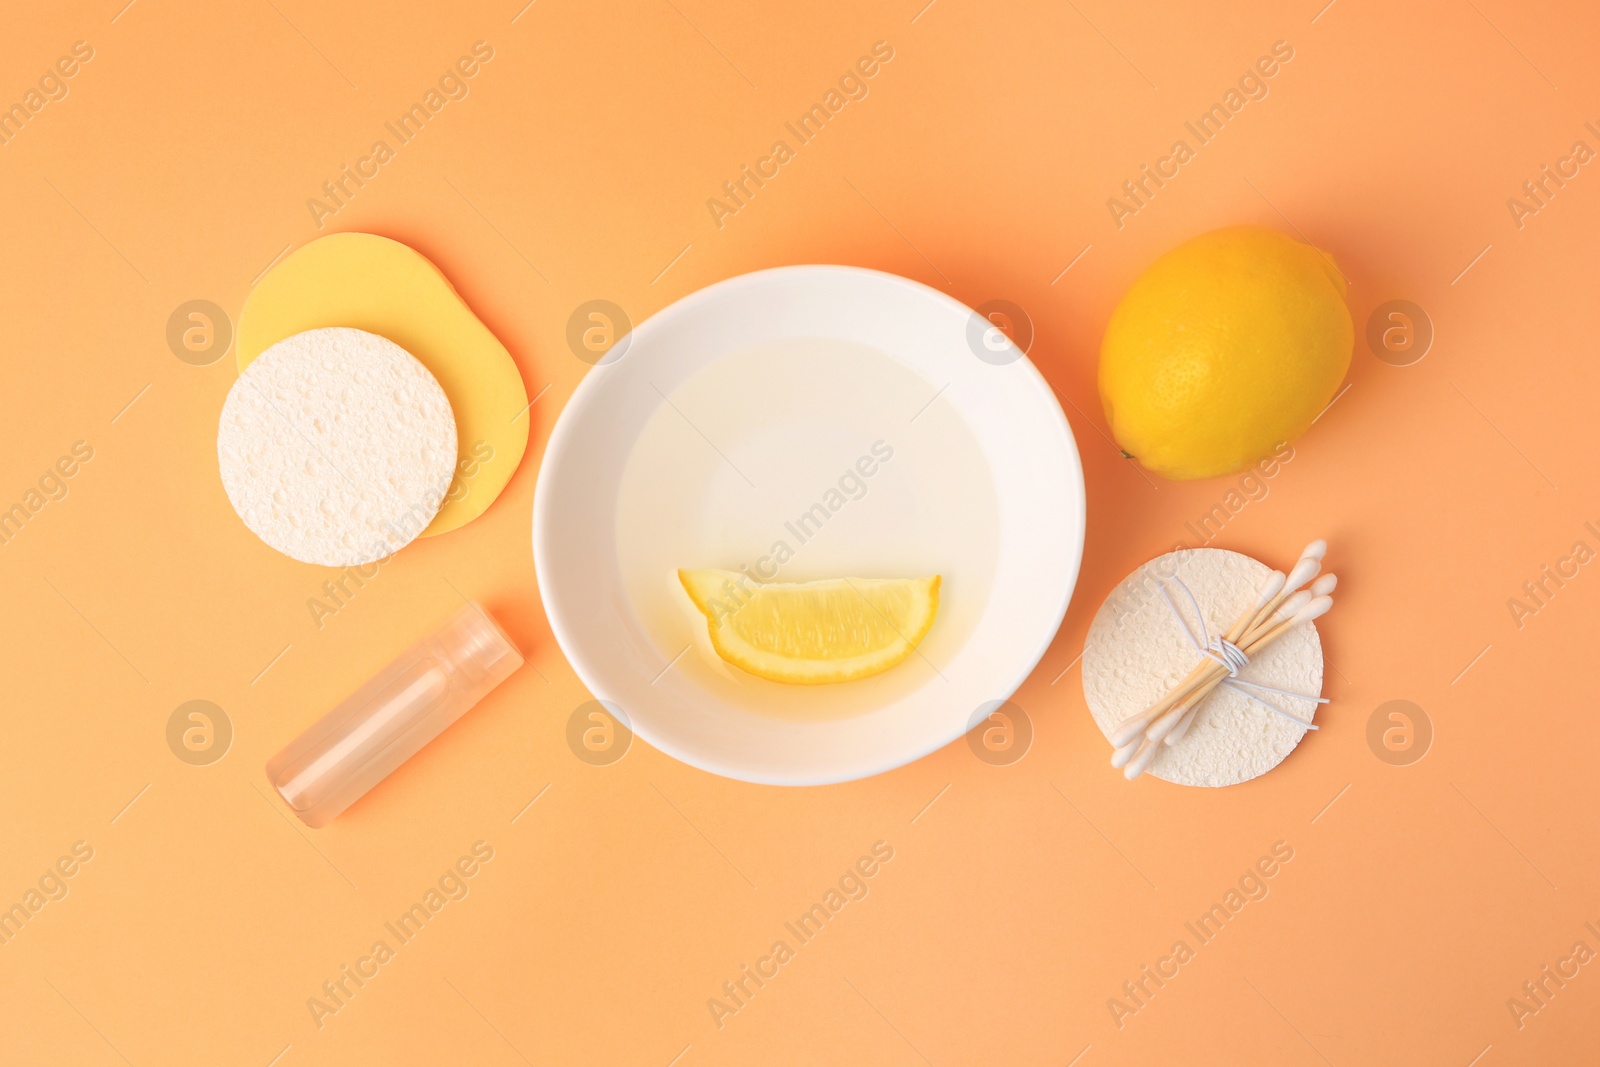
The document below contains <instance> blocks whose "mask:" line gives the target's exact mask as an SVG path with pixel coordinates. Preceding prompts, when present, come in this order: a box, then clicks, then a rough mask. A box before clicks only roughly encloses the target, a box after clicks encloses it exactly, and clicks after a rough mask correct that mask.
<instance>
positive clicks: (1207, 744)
mask: <svg viewBox="0 0 1600 1067" xmlns="http://www.w3.org/2000/svg"><path fill="white" fill-rule="evenodd" d="M1271 573H1272V570H1271V568H1269V567H1267V566H1266V565H1265V564H1263V563H1259V562H1257V561H1256V560H1253V559H1251V558H1250V557H1249V556H1243V555H1240V554H1239V553H1237V552H1225V551H1222V550H1221V549H1215V548H1199V549H1183V550H1180V551H1177V552H1169V553H1168V554H1166V555H1164V556H1158V557H1157V558H1155V559H1153V560H1151V561H1150V562H1149V563H1146V564H1145V565H1144V566H1142V567H1140V568H1139V569H1138V570H1136V571H1134V572H1133V573H1132V574H1130V575H1128V577H1127V578H1125V579H1123V581H1122V584H1120V585H1118V586H1117V587H1116V588H1115V589H1113V590H1112V591H1111V595H1110V596H1108V597H1106V602H1105V603H1104V604H1102V605H1100V610H1099V611H1098V612H1097V613H1096V614H1095V617H1094V623H1093V624H1092V625H1091V626H1090V627H1089V638H1088V640H1087V641H1086V642H1085V643H1084V649H1083V696H1084V699H1085V700H1086V701H1087V702H1088V704H1089V712H1090V714H1092V715H1093V716H1094V721H1095V723H1096V725H1098V726H1099V727H1100V730H1101V732H1102V733H1105V734H1106V735H1107V736H1108V737H1109V736H1110V732H1111V730H1112V729H1113V728H1114V727H1115V726H1116V725H1117V724H1118V723H1120V722H1122V720H1124V719H1126V718H1127V717H1128V716H1130V715H1135V714H1137V713H1139V712H1141V711H1143V710H1144V709H1145V708H1148V707H1149V706H1150V705H1151V704H1154V703H1155V702H1156V701H1158V700H1160V699H1161V698H1162V697H1163V696H1165V695H1166V694H1167V693H1168V692H1169V691H1170V690H1171V689H1172V687H1173V686H1175V685H1177V684H1178V683H1179V682H1180V681H1182V680H1183V677H1184V676H1185V675H1187V674H1188V673H1189V670H1190V669H1191V668H1192V667H1194V665H1195V664H1196V663H1198V662H1199V661H1200V654H1199V653H1198V652H1196V651H1195V649H1194V646H1193V645H1191V644H1190V643H1189V639H1188V638H1187V637H1185V636H1184V632H1183V627H1182V626H1181V625H1179V623H1178V621H1177V619H1175V618H1173V615H1172V610H1171V609H1170V608H1169V607H1167V601H1166V599H1165V598H1164V597H1162V595H1161V591H1160V589H1161V587H1160V580H1161V579H1163V578H1164V579H1166V580H1167V581H1166V586H1167V592H1168V594H1169V595H1170V596H1171V597H1172V600H1173V603H1175V604H1176V605H1177V606H1178V610H1179V612H1180V613H1182V615H1183V617H1184V619H1185V620H1187V621H1188V623H1189V625H1190V626H1191V627H1192V626H1194V625H1195V619H1194V608H1193V607H1192V606H1191V605H1190V603H1189V598H1188V597H1187V596H1185V595H1184V593H1183V590H1182V589H1180V588H1179V587H1178V584H1177V582H1175V581H1173V580H1172V579H1173V578H1177V579H1179V580H1181V581H1182V582H1183V584H1184V585H1186V586H1188V587H1189V591H1190V592H1192V593H1193V594H1194V598H1195V600H1196V601H1198V602H1199V604H1200V610H1201V611H1202V612H1203V613H1204V616H1205V623H1206V628H1207V631H1208V632H1209V634H1210V636H1211V637H1216V636H1218V635H1220V634H1223V633H1226V632H1227V630H1228V627H1230V626H1232V625H1233V623H1234V620H1236V619H1237V618H1238V617H1239V616H1240V615H1241V614H1242V613H1243V612H1245V611H1246V610H1248V609H1249V607H1250V606H1251V604H1253V603H1254V602H1255V598H1256V593H1257V591H1258V590H1259V589H1260V588H1261V586H1262V585H1263V584H1264V583H1265V581H1266V579H1267V576H1268V575H1269V574H1271ZM1196 636H1198V632H1197V634H1196ZM1239 677H1240V678H1241V679H1244V680H1248V681H1251V682H1257V683H1259V684H1261V685H1267V686H1272V687H1274V688H1277V689H1285V690H1289V691H1292V692H1295V693H1304V694H1306V695H1308V696H1320V695H1321V694H1322V640H1321V638H1319V637H1318V636H1317V629H1316V626H1315V625H1313V624H1312V623H1309V622H1305V623H1301V624H1300V625H1298V626H1296V627H1294V628H1293V629H1291V630H1290V631H1289V632H1287V633H1285V634H1284V635H1283V636H1282V637H1281V638H1279V639H1278V640H1277V641H1275V642H1274V643H1272V644H1271V645H1268V646H1267V647H1266V648H1264V649H1262V650H1261V651H1260V652H1259V653H1257V654H1256V655H1255V656H1253V657H1251V660H1250V663H1249V665H1248V666H1246V667H1245V668H1244V669H1243V670H1242V671H1241V672H1240V674H1239ZM1251 692H1252V693H1253V694H1254V695H1256V696H1258V697H1260V698H1261V699H1263V700H1269V701H1272V702H1273V703H1274V704H1276V706H1278V707H1280V708H1282V709H1284V710H1285V711H1287V712H1289V713H1290V714H1292V715H1296V716H1298V717H1299V718H1301V719H1303V720H1307V719H1309V718H1310V716H1311V711H1312V709H1313V708H1315V707H1317V706H1318V705H1314V704H1312V702H1311V701H1309V700H1299V699H1296V698H1294V697H1287V696H1280V695H1278V694H1276V693H1265V692H1261V691H1259V690H1251ZM1305 733H1306V730H1305V727H1303V726H1300V725H1298V724H1296V723H1294V722H1291V721H1290V720H1289V719H1288V718H1286V717H1285V716H1283V715H1279V714H1278V713H1276V712H1274V711H1269V710H1268V709H1266V708H1264V707H1262V706H1261V705H1260V704H1257V703H1256V702H1255V701H1254V700H1251V699H1249V698H1248V697H1245V696H1242V695H1240V694H1239V693H1238V692H1235V691H1233V690H1231V689H1229V688H1227V687H1225V686H1218V687H1217V688H1215V689H1213V690H1212V691H1211V693H1210V694H1209V695H1207V696H1206V698H1205V699H1204V700H1202V701H1201V702H1200V706H1199V708H1198V710H1197V711H1196V713H1195V720H1194V722H1192V723H1191V724H1190V726H1189V731H1188V733H1186V734H1185V735H1184V737H1183V739H1182V740H1181V741H1179V742H1178V743H1177V744H1176V745H1166V744H1163V745H1161V747H1160V749H1159V751H1158V753H1157V755H1156V757H1155V759H1154V760H1153V761H1152V762H1151V764H1150V767H1149V773H1150V774H1153V775H1155V776H1156V777H1157V778H1161V779H1164V780H1165V781H1168V782H1175V783H1177V784H1179V785H1203V786H1223V785H1237V784H1238V783H1240V782H1247V781H1249V780H1250V779H1252V778H1254V777H1256V776H1257V775H1261V774H1265V773H1266V772H1267V771H1270V770H1272V768H1274V767H1276V766H1277V765H1278V764H1279V763H1282V762H1283V759H1284V757H1285V756H1287V755H1288V754H1289V753H1290V752H1291V751H1292V750H1293V749H1294V746H1295V745H1297V744H1299V743H1300V739H1301V738H1302V737H1304V736H1305ZM1108 755H1109V752H1108Z"/></svg>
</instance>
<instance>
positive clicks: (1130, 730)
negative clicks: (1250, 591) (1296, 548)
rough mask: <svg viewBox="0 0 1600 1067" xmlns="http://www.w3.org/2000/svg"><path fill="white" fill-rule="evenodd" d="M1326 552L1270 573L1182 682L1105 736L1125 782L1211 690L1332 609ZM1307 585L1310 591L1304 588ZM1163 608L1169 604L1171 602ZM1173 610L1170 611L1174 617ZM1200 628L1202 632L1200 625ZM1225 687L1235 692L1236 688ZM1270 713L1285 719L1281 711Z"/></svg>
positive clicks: (1180, 729) (1184, 725) (1322, 548)
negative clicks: (1324, 571) (1248, 604)
mask: <svg viewBox="0 0 1600 1067" xmlns="http://www.w3.org/2000/svg"><path fill="white" fill-rule="evenodd" d="M1327 550H1328V543H1327V542H1326V541H1324V540H1321V539H1318V540H1316V541H1313V542H1311V543H1310V544H1309V545H1307V546H1306V547H1305V549H1304V551H1302V552H1301V553H1300V558H1299V560H1298V561H1297V562H1296V563H1295V565H1294V567H1293V568H1291V569H1290V571H1289V572H1288V574H1284V573H1283V572H1282V571H1274V572H1272V574H1271V575H1270V576H1269V577H1268V578H1267V581H1266V582H1265V583H1263V585H1262V587H1261V589H1260V590H1258V591H1257V593H1256V597H1255V600H1254V603H1253V605H1252V606H1251V607H1250V608H1249V609H1247V610H1246V611H1245V612H1244V613H1243V614H1241V615H1240V616H1239V618H1238V619H1237V620H1236V621H1235V622H1234V624H1233V625H1232V626H1231V627H1229V628H1228V630H1227V632H1226V633H1225V634H1223V635H1222V637H1221V638H1219V639H1217V640H1214V641H1211V642H1209V644H1207V645H1206V647H1205V648H1203V649H1201V652H1202V659H1201V661H1200V662H1199V663H1198V664H1196V665H1195V667H1194V669H1193V670H1191V671H1190V672H1189V673H1188V675H1186V676H1185V677H1184V678H1183V680H1182V681H1180V682H1179V683H1178V684H1177V685H1176V686H1174V687H1173V688H1172V690H1171V691H1170V692H1168V693H1167V695H1166V696H1164V697H1162V698H1161V699H1160V700H1159V701H1157V702H1156V703H1155V704H1152V705H1151V706H1150V707H1148V708H1146V709H1145V710H1144V711H1142V712H1139V713H1138V714H1136V715H1131V716H1129V717H1128V718H1127V719H1126V720H1124V721H1123V722H1121V723H1119V724H1117V726H1116V728H1115V729H1113V730H1112V731H1111V733H1110V738H1111V743H1112V745H1113V746H1115V751H1114V752H1113V753H1112V755H1111V765H1112V766H1113V767H1119V768H1121V769H1122V773H1123V775H1124V776H1125V777H1126V778H1128V779H1130V780H1131V779H1134V778H1137V777H1139V776H1140V775H1141V774H1143V773H1144V772H1145V770H1146V769H1148V767H1149V766H1150V762H1151V761H1152V760H1153V759H1155V756H1156V753H1157V752H1158V751H1159V746H1160V745H1161V744H1163V743H1165V744H1168V745H1172V744H1176V743H1177V742H1178V741H1179V740H1181V739H1182V738H1183V736H1184V734H1185V733H1186V732H1187V731H1188V729H1189V727H1190V725H1191V724H1192V723H1193V721H1194V717H1195V713H1196V710H1197V709H1198V707H1199V705H1200V702H1201V701H1202V700H1204V699H1205V697H1206V696H1207V695H1208V694H1209V693H1210V692H1211V690H1212V689H1214V688H1216V686H1217V685H1219V684H1221V683H1222V682H1224V681H1227V680H1229V679H1231V678H1233V677H1235V676H1236V675H1237V674H1238V673H1239V670H1240V669H1241V668H1242V667H1244V666H1245V665H1247V664H1248V663H1249V661H1250V657H1251V656H1253V655H1255V654H1256V653H1258V652H1260V651H1261V650H1262V649H1264V648H1266V647H1267V646H1268V645H1270V644H1272V643H1273V642H1274V641H1276V640H1278V639H1279V638H1280V637H1282V636H1283V635H1284V634H1286V633H1288V632H1289V631H1290V630H1292V629H1293V628H1294V627H1296V626H1298V625H1299V624H1301V623H1304V622H1311V621H1313V620H1315V619H1318V618H1321V617H1322V616H1323V615H1324V614H1326V613H1327V612H1328V610H1329V609H1330V608H1332V607H1333V599H1332V596H1331V595H1330V594H1332V592H1333V590H1334V589H1335V588H1336V587H1337V585H1338V578H1337V577H1336V576H1335V575H1332V574H1321V575H1320V576H1319V572H1320V571H1321V570H1322V559H1323V556H1324V555H1325V554H1326V553H1327ZM1307 583H1310V588H1309V589H1307V588H1305V586H1306V585H1307ZM1163 595H1165V594H1163ZM1191 599H1192V597H1191ZM1168 602H1169V604H1170V603H1171V601H1170V598H1169V601H1168ZM1176 610H1177V609H1176V608H1175V607H1174V608H1173V611H1174V613H1175V614H1176ZM1196 610H1197V611H1198V610H1199V609H1198V605H1196ZM1180 621H1181V619H1180ZM1184 625H1185V627H1187V624H1186V623H1185V624H1184ZM1201 628H1202V631H1203V630H1204V620H1202V621H1201ZM1191 640H1194V643H1195V647H1196V648H1200V642H1199V640H1196V639H1194V638H1193V636H1192V635H1191ZM1229 684H1230V685H1233V686H1235V687H1237V683H1233V682H1230V683H1229ZM1240 691H1241V692H1242V690H1240ZM1247 695H1249V694H1247ZM1253 699H1254V698H1253ZM1258 702H1261V701H1259V700H1258ZM1269 707H1270V705H1269ZM1273 710H1278V711H1279V712H1280V714H1286V713H1284V712H1282V711H1281V709H1276V708H1274V709H1273ZM1290 717H1291V718H1293V716H1290ZM1314 728H1315V727H1313V729H1314Z"/></svg>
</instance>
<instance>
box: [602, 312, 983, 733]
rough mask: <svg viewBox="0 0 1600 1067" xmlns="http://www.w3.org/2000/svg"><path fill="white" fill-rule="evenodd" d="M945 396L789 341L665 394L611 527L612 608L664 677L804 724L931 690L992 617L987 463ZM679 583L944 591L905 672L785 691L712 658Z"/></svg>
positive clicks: (843, 349) (868, 353)
mask: <svg viewBox="0 0 1600 1067" xmlns="http://www.w3.org/2000/svg"><path fill="white" fill-rule="evenodd" d="M942 385H943V383H936V382H930V381H928V380H927V379H926V378H924V377H922V376H921V375H919V374H917V373H916V372H914V371H912V370H910V369H909V368H907V367H906V366H905V365H904V364H902V363H900V362H898V361H896V360H894V359H892V358H890V357H889V356H887V355H885V354H884V353H882V352H880V351H878V350H876V349H873V348H869V347H866V346H864V345H860V344H856V343H853V342H846V341H839V340H834V339H826V338H796V339H785V340H782V341H775V342H768V343H765V344H762V345H759V346H756V347H753V348H749V349H745V350H743V351H740V352H736V353H733V354H730V355H728V356H726V357H724V358H722V359H720V360H717V361H715V362H713V363H711V364H709V365H708V366H707V367H706V368H705V369H703V370H702V371H700V372H699V373H698V374H696V375H695V376H693V377H692V378H690V379H689V380H688V381H687V382H685V383H683V384H682V385H681V386H679V387H678V388H676V389H673V390H664V393H665V397H666V401H665V402H664V403H662V404H661V405H660V407H659V408H658V410H656V411H655V413H654V414H653V415H652V416H651V417H650V419H649V420H648V422H647V423H646V424H645V426H644V427H643V429H642V431H641V432H640V434H639V437H638V439H637V441H636V443H635V445H634V448H633V451H632V453H631V455H630V456H629V459H628V462H627V466H626V468H625V469H624V471H623V476H622V481H621V486H620V489H619V496H618V502H617V529H616V538H617V555H618V562H619V567H620V569H621V577H622V588H623V593H624V596H625V597H626V599H627V601H628V605H629V607H630V608H631V610H632V611H633V612H634V614H635V615H636V617H637V618H638V619H639V621H640V623H641V625H642V627H643V628H644V630H645V632H646V633H647V634H649V635H650V638H651V640H652V641H653V642H654V643H655V644H656V646H657V648H658V650H659V652H660V653H661V657H662V662H663V663H667V662H668V661H674V660H675V662H674V664H673V666H672V667H671V668H670V669H671V670H672V671H681V672H684V673H685V674H686V675H688V676H690V677H691V678H692V679H693V680H694V682H695V684H697V685H699V686H700V687H702V688H703V689H705V690H706V691H707V692H709V693H711V694H713V695H714V696H715V697H717V698H719V699H721V700H724V701H725V702H727V703H728V704H730V705H732V706H735V707H739V708H743V709H746V710H749V711H753V712H758V713H762V714H770V715H778V716H783V717H793V718H805V719H816V718H833V717H839V716H847V715H855V714H860V713H861V712H864V711H868V710H871V709H873V708H876V707H880V706H882V705H884V704H886V703H888V702H890V701H893V700H896V699H899V698H901V697H903V696H905V695H907V694H908V693H910V692H912V691H914V690H917V689H920V688H922V687H923V686H930V687H933V688H934V689H935V690H936V689H937V688H938V687H939V686H940V685H942V684H944V683H943V682H942V680H941V674H940V665H941V664H943V663H945V662H947V661H948V660H949V658H950V657H952V656H953V655H954V654H955V653H956V652H957V651H958V650H959V649H960V648H961V646H962V644H963V643H964V642H965V641H966V639H967V637H968V635H969V634H971V632H972V630H973V627H974V626H975V625H976V624H977V622H978V619H979V617H980V616H981V615H982V612H983V609H984V606H985V604H986V603H987V602H988V599H989V594H990V589H991V586H992V583H993V578H994V572H995V559H996V552H997V545H998V541H999V529H998V524H997V521H996V511H997V506H996V497H995V491H994V486H993V482H992V479H991V477H990V472H989V467H988V463H987V460H986V459H985V457H984V456H983V454H982V452H981V451H980V449H979V446H978V443H977V441H976V439H975V438H974V437H973V435H972V432H971V431H970V430H969V429H968V427H967V424H966V422H965V421H964V420H963V419H962V417H961V416H960V415H959V414H958V413H957V408H956V405H955V401H956V400H957V399H958V398H956V397H952V396H950V395H949V394H948V393H941V387H942ZM679 567H719V568H723V569H726V570H739V569H740V568H741V567H743V568H748V570H749V572H750V573H751V574H752V575H755V576H759V577H764V578H766V579H767V580H772V581H785V582H797V581H809V580H812V579H817V578H835V577H841V576H851V577H868V578H875V577H912V576H918V575H925V574H940V575H943V578H944V581H943V589H942V591H941V600H940V607H939V616H938V620H937V621H936V622H935V624H934V627H933V630H932V632H930V633H929V635H928V637H927V639H926V640H924V642H923V643H922V646H921V647H920V649H919V650H918V652H917V653H913V655H912V656H910V657H909V658H908V659H907V660H906V661H905V662H903V663H901V664H900V665H899V666H897V667H895V668H893V669H892V670H890V671H887V672H885V673H884V674H881V675H878V676H876V677H874V678H868V679H863V680H861V681H858V682H847V683H842V684H835V685H824V686H791V685H784V684H781V683H777V682H770V681H767V680H765V679H761V678H756V677H753V676H751V675H748V674H745V673H744V672H743V671H740V670H738V669H737V668H734V667H730V666H728V665H726V664H724V663H723V662H722V661H721V659H719V658H718V657H717V655H716V653H715V651H713V649H712V648H711V643H710V640H709V639H708V638H707V636H706V626H705V621H704V619H703V617H702V616H700V614H699V613H698V612H697V611H695V609H694V608H693V606H692V605H690V603H689V601H688V598H687V596H685V595H684V594H683V591H682V589H681V587H680V586H679V584H678V580H677V573H676V572H677V569H678V568H679Z"/></svg>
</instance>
